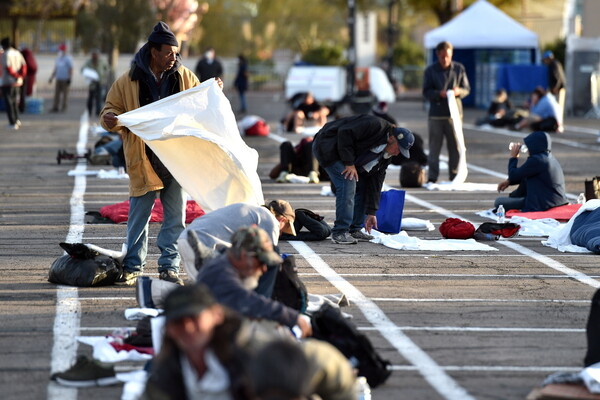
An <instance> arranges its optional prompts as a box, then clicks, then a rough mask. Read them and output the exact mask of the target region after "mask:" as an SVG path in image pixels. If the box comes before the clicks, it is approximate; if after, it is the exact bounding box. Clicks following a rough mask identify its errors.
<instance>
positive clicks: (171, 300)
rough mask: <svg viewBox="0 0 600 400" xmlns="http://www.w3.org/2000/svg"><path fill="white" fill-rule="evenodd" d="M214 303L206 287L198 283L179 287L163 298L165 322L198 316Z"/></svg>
mask: <svg viewBox="0 0 600 400" xmlns="http://www.w3.org/2000/svg"><path fill="white" fill-rule="evenodd" d="M216 303H217V302H216V300H215V299H214V297H213V296H212V294H211V293H210V290H209V289H208V287H207V286H206V285H203V284H201V283H198V284H195V285H189V286H180V287H178V288H177V289H175V290H173V291H171V292H169V294H168V295H167V297H166V298H165V301H164V305H163V309H164V313H165V317H166V319H167V321H173V320H176V319H179V318H183V317H191V316H193V315H198V314H200V313H201V312H202V311H204V310H206V309H207V308H209V307H211V306H212V305H214V304H216Z"/></svg>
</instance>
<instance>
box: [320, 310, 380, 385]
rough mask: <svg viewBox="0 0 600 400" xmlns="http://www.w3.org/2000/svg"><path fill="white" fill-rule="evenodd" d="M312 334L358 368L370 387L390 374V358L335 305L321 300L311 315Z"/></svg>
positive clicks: (378, 383) (359, 373) (359, 374)
mask: <svg viewBox="0 0 600 400" xmlns="http://www.w3.org/2000/svg"><path fill="white" fill-rule="evenodd" d="M311 324H312V329H313V337H314V338H315V339H320V340H324V341H326V342H328V343H330V344H331V345H333V346H334V347H335V348H337V349H338V350H339V351H340V352H341V353H342V354H343V355H344V356H345V357H346V358H347V359H348V360H350V362H351V363H352V365H353V367H355V368H357V369H358V376H364V377H365V378H367V382H368V383H369V385H370V386H371V387H372V388H374V387H376V386H379V385H381V384H382V383H384V382H385V381H386V380H387V378H388V377H389V376H390V375H391V373H392V371H391V370H389V369H388V366H389V365H390V362H389V361H388V360H384V359H382V358H381V356H380V355H379V354H378V353H377V351H375V349H374V348H373V345H372V344H371V341H370V340H369V338H368V337H367V336H365V335H364V334H363V333H360V332H359V331H358V329H356V327H355V326H354V325H353V324H352V323H351V322H350V321H348V320H347V319H346V318H344V316H343V315H342V313H341V312H340V310H339V308H335V307H333V306H332V305H330V304H328V303H325V304H323V305H322V306H321V308H320V309H319V310H317V311H316V312H314V313H313V314H312V316H311Z"/></svg>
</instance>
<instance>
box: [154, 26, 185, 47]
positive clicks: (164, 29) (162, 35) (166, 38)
mask: <svg viewBox="0 0 600 400" xmlns="http://www.w3.org/2000/svg"><path fill="white" fill-rule="evenodd" d="M148 41H149V42H152V43H158V44H168V45H171V46H178V47H179V43H177V38H176V37H175V35H174V34H173V32H171V29H170V28H169V25H167V24H165V23H164V22H162V21H160V22H159V23H157V24H156V25H155V26H154V29H153V30H152V33H151V34H150V36H148Z"/></svg>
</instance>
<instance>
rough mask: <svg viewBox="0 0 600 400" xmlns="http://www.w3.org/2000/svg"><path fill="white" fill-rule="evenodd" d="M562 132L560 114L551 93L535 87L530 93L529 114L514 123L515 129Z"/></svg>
mask: <svg viewBox="0 0 600 400" xmlns="http://www.w3.org/2000/svg"><path fill="white" fill-rule="evenodd" d="M525 128H528V129H531V130H532V131H544V132H562V116H561V113H560V109H559V105H558V103H557V102H556V99H555V98H554V96H553V95H552V93H547V92H546V90H545V89H544V88H542V87H537V88H535V89H534V90H533V92H532V93H531V104H530V108H529V115H528V116H527V117H526V118H523V119H522V120H521V121H519V122H518V123H517V124H516V125H515V129H516V130H521V129H525Z"/></svg>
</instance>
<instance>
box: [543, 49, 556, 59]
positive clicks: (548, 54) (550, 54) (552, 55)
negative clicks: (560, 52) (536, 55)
mask: <svg viewBox="0 0 600 400" xmlns="http://www.w3.org/2000/svg"><path fill="white" fill-rule="evenodd" d="M552 57H554V53H553V52H552V51H550V50H546V51H545V52H544V55H543V56H542V58H552Z"/></svg>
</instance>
